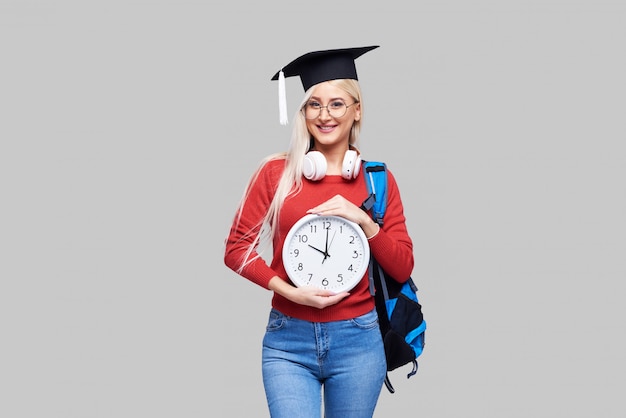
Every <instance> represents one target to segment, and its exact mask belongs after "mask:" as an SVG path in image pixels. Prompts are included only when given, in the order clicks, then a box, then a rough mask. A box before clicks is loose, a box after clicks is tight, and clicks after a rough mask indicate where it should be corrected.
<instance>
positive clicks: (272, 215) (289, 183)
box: [236, 79, 363, 273]
mask: <svg viewBox="0 0 626 418" xmlns="http://www.w3.org/2000/svg"><path fill="white" fill-rule="evenodd" d="M328 83H330V84H331V85H332V86H334V87H338V88H340V89H342V90H344V91H345V92H346V93H348V94H349V95H350V96H352V98H353V99H354V100H355V101H356V102H358V103H360V105H361V118H360V119H359V120H358V121H355V122H354V123H353V124H352V128H351V130H350V138H349V145H350V146H351V147H353V148H358V147H357V143H358V140H359V134H360V132H361V121H362V120H363V116H362V115H363V99H362V97H361V88H360V86H359V83H358V81H356V80H352V79H341V80H329V81H328ZM314 89H315V86H312V87H311V88H309V90H307V91H306V92H305V94H304V98H303V99H302V102H301V103H300V107H299V108H298V109H299V110H298V111H297V112H296V113H295V115H294V126H293V130H292V133H291V141H290V143H289V148H288V149H287V152H281V153H276V154H272V155H269V156H267V157H265V158H264V159H263V160H262V161H261V162H260V164H259V167H258V168H257V170H256V171H255V173H254V174H253V176H252V178H251V179H250V182H249V183H248V186H247V187H246V189H245V191H244V194H243V197H242V199H241V201H240V203H239V210H238V215H237V219H236V223H237V224H236V225H237V226H238V225H239V221H240V216H241V212H242V209H243V207H244V205H245V204H246V200H247V196H248V192H249V187H250V185H251V184H252V183H254V181H255V180H256V178H257V177H258V175H259V172H260V171H261V169H262V168H263V166H264V165H265V164H267V163H268V162H270V161H274V160H281V159H284V160H285V169H284V171H283V174H282V176H281V178H280V180H279V182H278V186H277V188H276V192H275V194H274V198H273V199H272V202H271V204H270V207H269V209H268V211H267V214H266V215H265V217H264V218H263V220H262V221H261V222H260V224H258V225H256V228H253V230H256V229H257V228H260V230H259V231H260V232H259V233H258V234H257V235H256V236H255V237H254V239H253V240H252V242H251V243H250V245H249V246H248V249H247V251H246V253H245V256H244V259H243V260H241V264H240V267H239V269H238V272H239V273H241V271H242V270H243V268H244V267H245V266H246V265H247V264H248V263H251V262H252V261H254V260H255V259H256V258H258V257H260V256H261V254H263V252H264V251H265V250H267V248H269V246H270V244H271V242H272V238H273V237H274V234H275V233H276V231H277V228H278V218H279V216H280V210H281V208H282V205H283V202H284V201H285V199H286V198H287V197H289V196H290V195H292V194H297V193H299V192H300V190H301V189H302V166H303V161H304V156H305V154H306V153H307V152H308V151H309V150H310V149H311V147H312V144H313V138H312V137H311V134H310V133H309V131H308V129H307V126H306V119H305V118H304V114H303V113H302V111H301V109H302V108H303V107H304V105H305V103H307V101H308V100H309V98H310V97H311V96H312V94H313V90H314ZM248 234H252V232H249V233H248ZM243 238H244V239H245V238H247V236H245V237H243ZM255 250H256V252H257V255H255V256H254V257H251V255H252V254H253V253H254V252H255Z"/></svg>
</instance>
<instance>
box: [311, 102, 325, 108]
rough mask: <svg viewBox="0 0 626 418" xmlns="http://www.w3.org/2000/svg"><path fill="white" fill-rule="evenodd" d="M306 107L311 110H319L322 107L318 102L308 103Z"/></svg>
mask: <svg viewBox="0 0 626 418" xmlns="http://www.w3.org/2000/svg"><path fill="white" fill-rule="evenodd" d="M307 106H309V107H310V108H311V109H319V108H320V107H322V105H321V104H319V103H318V102H309V103H308V105H307Z"/></svg>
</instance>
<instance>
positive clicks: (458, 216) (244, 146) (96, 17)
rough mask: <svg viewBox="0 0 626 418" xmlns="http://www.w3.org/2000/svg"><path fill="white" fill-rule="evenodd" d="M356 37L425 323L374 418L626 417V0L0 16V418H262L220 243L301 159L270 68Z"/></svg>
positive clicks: (371, 153) (254, 326)
mask: <svg viewBox="0 0 626 418" xmlns="http://www.w3.org/2000/svg"><path fill="white" fill-rule="evenodd" d="M364 45H381V48H379V49H377V50H375V51H372V52H370V53H369V54H367V55H365V56H363V57H362V58H360V59H359V60H358V63H357V66H358V71H359V77H360V79H361V81H362V86H363V90H364V95H365V103H364V106H365V108H364V110H365V125H364V130H363V135H362V140H361V150H362V152H363V154H364V157H365V158H369V159H377V160H384V161H386V162H387V163H388V165H389V167H390V169H391V170H392V171H393V172H394V174H395V175H396V177H397V179H398V182H399V184H400V187H401V190H402V192H403V200H404V203H405V209H406V215H407V217H408V226H409V231H410V233H411V235H412V237H413V239H414V244H415V257H416V267H415V270H414V277H415V278H416V280H417V282H418V284H419V287H420V295H421V298H422V302H423V304H424V309H425V314H426V317H427V320H428V325H429V330H428V334H427V335H428V336H427V346H426V350H425V352H424V354H423V356H422V357H421V363H420V364H421V366H420V371H419V372H418V374H417V376H415V377H413V378H411V379H410V380H406V379H405V378H404V371H402V370H401V371H396V372H394V373H393V374H392V379H393V382H394V384H395V386H396V389H397V393H396V394H394V395H390V394H389V393H387V392H386V391H385V390H383V393H382V395H381V399H380V403H379V408H378V411H377V416H379V417H389V416H392V413H400V412H405V413H412V414H415V416H420V417H433V418H440V417H498V418H501V417H525V418H527V417H568V418H573V417H605V418H608V417H624V416H626V406H625V405H624V401H623V394H624V390H625V389H626V377H625V376H626V362H625V361H624V350H625V349H626V347H625V344H624V330H625V325H626V324H625V322H626V315H625V312H624V308H623V305H622V301H623V296H622V294H621V290H622V289H623V288H624V286H623V281H624V279H626V257H624V255H625V253H626V221H625V218H624V215H625V209H626V186H625V183H624V179H625V178H626V156H625V154H624V140H625V139H626V138H625V134H626V128H625V126H624V115H625V114H626V102H625V100H624V98H625V97H626V81H625V78H624V74H626V58H625V57H624V51H625V50H626V49H625V47H626V6H625V5H624V3H623V2H621V1H617V0H615V1H607V0H578V1H565V0H560V1H558V0H542V1H540V0H534V1H521V0H519V1H474V2H466V1H460V0H456V1H452V0H449V1H446V0H443V1H413V2H396V1H386V2H361V1H359V2H356V1H344V2H325V1H317V2H294V1H276V2H252V1H249V2H246V3H244V2H228V3H227V2H222V1H215V2H200V1H189V0H178V1H174V0H161V1H147V0H146V1H139V0H126V1H123V2H122V1H115V0H113V1H112V0H109V1H93V2H85V1H83V2H79V1H46V2H44V1H43V0H39V1H36V0H32V1H31V0H24V1H18V0H0V53H1V57H2V58H1V60H2V65H1V66H0V121H1V123H0V139H1V146H0V187H1V189H0V193H1V196H2V204H1V205H0V215H1V216H0V277H1V285H0V286H1V287H0V333H1V335H2V343H1V344H0V393H2V401H1V402H0V416H3V417H7V418H9V417H10V418H21V417H46V418H52V417H63V418H68V417H77V418H78V417H80V418H87V417H115V418H122V417H133V418H135V417H151V418H156V417H186V418H187V417H189V418H191V417H207V416H227V417H265V416H268V414H267V412H266V406H265V400H264V394H263V388H262V383H261V375H260V343H261V338H262V335H263V331H264V326H265V322H266V317H267V312H268V310H269V300H270V293H269V292H267V291H265V290H263V289H261V288H259V287H257V286H255V285H252V284H251V283H249V282H248V281H246V280H245V279H242V278H240V277H238V276H237V275H235V274H234V273H233V272H232V271H230V270H228V269H227V268H226V267H225V266H224V265H223V261H222V255H223V241H224V238H225V236H226V234H227V232H228V228H229V224H230V221H231V217H232V215H233V213H234V210H235V208H236V205H237V202H238V200H239V198H240V196H241V193H242V191H243V188H244V185H245V183H246V181H247V180H248V178H249V176H250V174H251V173H252V171H253V170H254V168H255V167H256V165H257V163H258V162H259V161H260V160H261V158H262V157H264V156H265V155H267V154H269V153H273V152H277V151H282V150H284V149H285V148H286V146H287V142H288V138H289V135H290V128H289V127H282V126H280V125H279V123H278V109H277V93H276V91H277V86H276V84H275V82H271V81H270V77H271V76H272V75H273V74H274V73H275V72H276V71H277V70H278V69H279V68H280V66H282V65H284V64H286V63H287V62H289V61H291V60H292V59H293V58H295V57H297V56H299V55H301V54H303V53H305V52H308V51H312V50H319V49H327V48H340V47H351V46H364ZM287 91H288V101H289V109H290V114H292V113H293V111H294V110H295V107H296V105H297V103H298V101H299V100H300V97H301V94H302V89H301V86H300V84H299V81H298V80H297V79H288V82H287ZM412 411H415V412H412Z"/></svg>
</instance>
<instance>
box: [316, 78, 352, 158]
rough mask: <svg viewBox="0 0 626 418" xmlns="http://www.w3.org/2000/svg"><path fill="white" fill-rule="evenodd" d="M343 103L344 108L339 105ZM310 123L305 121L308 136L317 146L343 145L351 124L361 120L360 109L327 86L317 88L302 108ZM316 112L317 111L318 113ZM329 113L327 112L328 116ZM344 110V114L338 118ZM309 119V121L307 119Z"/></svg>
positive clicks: (346, 95) (348, 134)
mask: <svg viewBox="0 0 626 418" xmlns="http://www.w3.org/2000/svg"><path fill="white" fill-rule="evenodd" d="M342 102H343V103H345V106H346V107H345V108H344V107H343V105H342ZM306 108H308V111H309V112H310V113H311V115H312V116H313V117H314V119H306V126H307V128H308V130H309V133H310V134H311V135H312V136H313V138H314V139H315V142H316V144H319V145H321V146H328V145H336V144H344V143H345V144H347V143H348V141H349V139H350V130H351V128H352V124H353V123H354V122H356V121H358V120H359V119H360V118H361V105H360V104H359V103H355V100H354V99H353V98H352V97H351V96H350V95H349V94H348V93H346V92H345V91H344V90H342V89H340V88H338V87H335V86H333V85H331V84H330V83H328V82H323V83H320V84H318V85H317V86H316V87H315V88H314V90H313V94H312V95H311V98H310V99H309V100H308V102H307V104H305V111H306ZM318 109H320V110H318ZM329 109H330V112H329ZM344 110H345V114H343V115H341V113H343V111H344ZM311 115H309V117H311Z"/></svg>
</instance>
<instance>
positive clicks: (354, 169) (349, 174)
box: [341, 149, 361, 180]
mask: <svg viewBox="0 0 626 418" xmlns="http://www.w3.org/2000/svg"><path fill="white" fill-rule="evenodd" d="M360 171H361V154H359V153H358V152H357V151H355V150H351V149H350V150H348V151H346V155H345V156H344V157H343V165H342V167H341V177H343V178H344V179H346V180H352V179H355V178H356V177H357V176H358V175H359V172H360Z"/></svg>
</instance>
